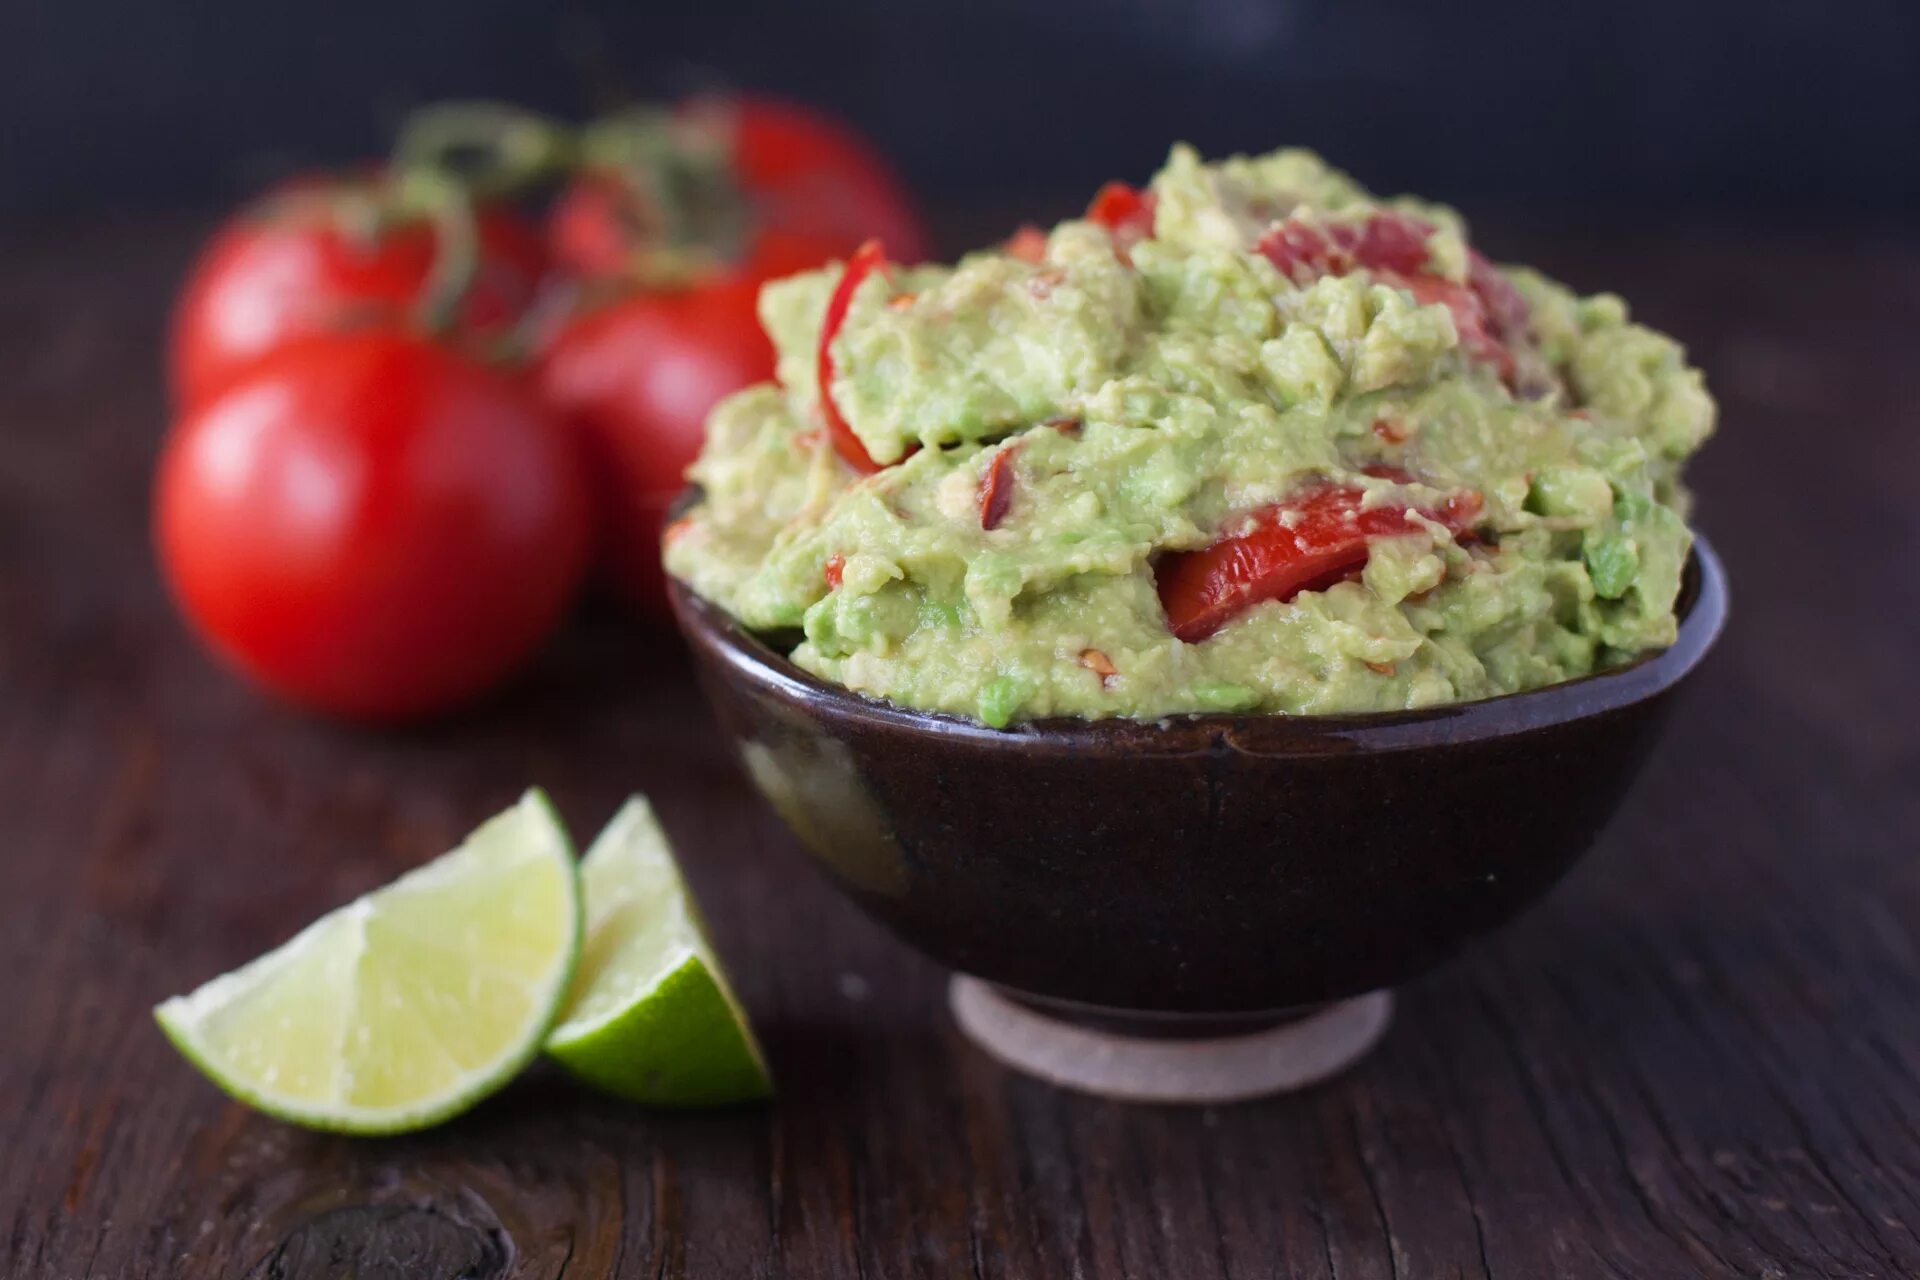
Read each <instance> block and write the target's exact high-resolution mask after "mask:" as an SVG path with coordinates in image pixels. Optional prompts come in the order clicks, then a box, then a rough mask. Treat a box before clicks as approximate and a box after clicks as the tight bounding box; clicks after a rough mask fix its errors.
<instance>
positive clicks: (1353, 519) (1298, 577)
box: [1154, 485, 1481, 644]
mask: <svg viewBox="0 0 1920 1280" xmlns="http://www.w3.org/2000/svg"><path fill="white" fill-rule="evenodd" d="M1364 497H1365V490H1362V489H1359V488H1357V487H1352V486H1346V485H1322V486H1319V487H1317V488H1314V489H1311V490H1309V491H1308V492H1306V493H1304V494H1302V495H1301V496H1300V497H1298V498H1294V499H1292V500H1290V501H1288V502H1283V503H1281V504H1279V505H1278V506H1274V507H1269V508H1267V509H1265V510H1263V511H1259V512H1256V513H1255V514H1254V516H1253V518H1252V525H1251V527H1250V528H1248V529H1247V530H1245V531H1244V532H1241V533H1235V534H1230V535H1228V536H1227V537H1224V538H1222V539H1220V540H1219V541H1218V542H1215V543H1214V544H1213V545H1212V546H1210V547H1205V548H1202V549H1201V550H1199V551H1180V552H1175V553H1173V554H1171V555H1166V556H1162V557H1161V559H1160V562H1159V564H1158V565H1157V566H1156V567H1155V569H1154V578H1155V582H1156V585H1157V587H1158V589H1159V592H1160V604H1161V607H1162V608H1164V609H1165V610H1166V613H1167V626H1168V628H1169V629H1170V630H1171V631H1172V632H1173V634H1174V635H1175V636H1177V637H1178V638H1179V639H1181V640H1183V641H1185V642H1187V643H1188V644H1197V643H1199V642H1200V641H1202V640H1205V639H1206V638H1207V637H1208V636H1210V635H1212V634H1213V633H1214V632H1215V631H1218V630H1219V629H1220V628H1221V627H1222V626H1224V625H1226V623H1228V622H1229V621H1231V620H1232V619H1233V618H1235V617H1237V616H1238V615H1239V614H1240V613H1242V612H1243V611H1245V610H1246V609H1249V608H1251V607H1252V606H1254V605H1256V604H1259V603H1260V602H1261V601H1263V600H1281V601H1285V600H1291V599H1293V597H1294V596H1296V595H1298V594H1300V593H1301V592H1302V591H1318V590H1324V589H1325V588H1327V587H1330V586H1332V585H1333V584H1334V583H1336V582H1339V581H1341V580H1343V579H1344V578H1346V577H1347V576H1348V575H1349V574H1352V573H1355V572H1357V571H1358V570H1360V569H1363V568H1365V567H1366V563H1367V557H1368V556H1369V555H1370V554H1371V548H1372V544H1373V542H1374V540H1375V539H1377V538H1391V537H1396V536H1398V535H1401V534H1407V533H1412V532H1415V531H1416V530H1417V529H1419V527H1420V526H1419V525H1418V524H1417V523H1416V522H1415V519H1414V516H1415V514H1416V513H1417V514H1418V515H1420V516H1422V517H1424V518H1426V519H1428V520H1431V521H1434V522H1435V523H1437V524H1440V525H1443V526H1444V527H1446V528H1447V529H1449V530H1451V531H1452V532H1454V533H1455V534H1459V533H1462V532H1464V531H1465V530H1467V529H1468V528H1470V527H1471V526H1472V524H1473V522H1474V521H1475V520H1476V519H1478V518H1479V515H1480V506H1481V500H1480V495H1479V494H1477V493H1474V492H1472V491H1471V490H1466V491H1463V492H1461V493H1457V494H1455V495H1454V496H1453V497H1451V498H1449V499H1447V501H1446V502H1445V503H1443V504H1442V505H1441V506H1439V507H1438V508H1409V507H1406V506H1401V505H1394V504H1389V505H1386V506H1377V507H1369V508H1363V507H1362V505H1361V503H1362V500H1363V499H1364Z"/></svg>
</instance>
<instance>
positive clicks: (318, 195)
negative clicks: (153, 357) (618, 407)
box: [172, 179, 546, 407]
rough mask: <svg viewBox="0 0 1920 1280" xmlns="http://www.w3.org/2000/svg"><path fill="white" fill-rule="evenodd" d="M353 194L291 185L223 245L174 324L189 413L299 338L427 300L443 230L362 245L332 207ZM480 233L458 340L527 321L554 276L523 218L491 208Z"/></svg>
mask: <svg viewBox="0 0 1920 1280" xmlns="http://www.w3.org/2000/svg"><path fill="white" fill-rule="evenodd" d="M353 185H354V184H352V183H350V182H347V181H344V180H340V181H336V180H329V179H307V180H304V181H300V182H296V183H291V184H289V185H288V186H286V187H284V188H282V189H281V190H280V191H278V192H276V193H274V194H272V195H269V196H268V197H267V198H266V199H265V200H263V201H261V202H260V203H259V204H257V205H256V206H254V207H253V208H251V209H248V210H246V211H245V212H243V213H241V214H240V215H239V216H238V217H236V218H235V219H233V220H232V221H231V222H229V223H228V224H227V225H226V226H225V227H223V228H221V229H220V231H218V232H217V233H216V234H215V236H214V238H213V240H212V241H211V242H210V243H209V244H208V245H207V247H206V249H205V250H204V251H203V252H202V253H201V256H200V260H199V261H198V263H197V264H195V266H194V268H193V271H192V273H191V275H190V276H189V277H188V280H187V284H186V287H185V289H184V290H183V292H182V294H181V297H180V302H179V304H178V307H177V309H176V310H175V312H174V317H173V333H172V373H173V390H174V395H175V397H176V399H177V401H178V402H179V403H180V404H181V405H183V406H187V407H191V406H192V405H194V404H195V403H196V402H198V401H199V400H201V399H203V398H205V397H206V396H208V395H211V394H213V393H214V392H217V391H218V390H220V388H221V386H222V385H223V384H224V383H226V382H227V381H228V380H230V379H231V378H232V377H233V375H234V374H235V373H236V372H237V371H238V370H240V369H243V368H245V367H246V366H247V365H248V364H250V363H252V362H253V361H254V360H256V359H258V358H259V357H260V356H261V355H264V354H265V353H266V352H267V351H269V350H271V349H272V348H274V347H276V346H278V345H280V344H281V343H283V342H286V341H287V340H288V339H290V338H295V337H299V336H301V335H303V334H309V333H317V332H321V331H323V330H328V329H337V328H341V327H343V326H360V325H365V324H366V323H368V322H369V321H386V322H392V321H395V320H397V319H399V318H401V317H402V316H403V315H404V313H405V312H406V310H407V309H408V308H409V307H411V306H412V305H413V304H414V303H415V302H416V301H417V300H418V299H419V296H420V291H421V286H422V285H423V284H424V283H425V282H426V280H427V276H428V273H429V271H430V270H431V269H432V266H433V259H434V253H435V247H436V243H437V240H438V237H437V236H436V235H435V233H434V230H433V228H432V226H431V225H430V224H429V223H428V222H427V221H425V220H424V219H417V218H416V219H409V220H406V221H403V222H399V223H396V224H394V225H390V226H386V227H383V228H382V229H380V230H378V231H377V232H375V233H374V234H373V235H372V236H371V237H370V238H368V239H365V240H363V239H361V238H360V237H358V236H356V235H355V234H354V232H353V230H352V229H351V228H350V227H349V226H348V225H347V224H346V223H344V222H343V221H342V220H341V219H340V218H339V217H338V216H337V214H336V212H335V211H334V209H333V208H332V206H331V204H330V201H332V200H334V199H337V198H338V197H340V196H341V195H342V194H343V193H345V192H347V191H349V190H351V189H352V187H353ZM369 194H370V195H371V194H372V193H371V192H369ZM477 222H478V229H479V266H478V272H477V275H476V277H475V279H474V281H473V284H472V286H471V287H470V288H469V289H468V291H467V294H466V297H465V299H464V300H463V302H462V305H461V308H460V311H459V315H458V317H457V320H456V340H457V339H458V338H459V337H461V336H468V337H475V338H482V339H484V338H487V337H492V336H496V335H498V334H500V333H501V332H503V331H504V330H505V329H506V328H507V327H508V326H509V325H511V324H513V323H514V322H515V321H516V320H518V319H519V318H520V316H521V315H522V314H523V313H524V312H525V311H526V309H527V307H528V305H529V304H530V303H531V302H532V300H533V297H534V294H535V292H536V290H537V289H538V286H539V284H540V280H541V277H542V276H543V275H544V273H545V271H546V249H545V246H544V245H543V244H542V243H541V240H540V236H539V233H538V232H537V231H536V230H535V229H534V228H533V227H532V226H531V225H530V224H529V223H528V222H527V221H526V220H525V219H524V218H522V217H521V216H520V215H519V214H517V213H514V212H512V211H511V210H509V209H504V208H487V209H484V210H482V211H481V212H480V214H479V216H478V219H477Z"/></svg>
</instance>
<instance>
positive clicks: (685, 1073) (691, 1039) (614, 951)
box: [547, 796, 772, 1106]
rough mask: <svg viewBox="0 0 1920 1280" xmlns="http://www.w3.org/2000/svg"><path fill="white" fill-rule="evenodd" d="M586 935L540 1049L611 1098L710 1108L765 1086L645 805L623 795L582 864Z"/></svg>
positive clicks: (754, 1047) (744, 1024)
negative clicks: (566, 1000) (562, 1004)
mask: <svg viewBox="0 0 1920 1280" xmlns="http://www.w3.org/2000/svg"><path fill="white" fill-rule="evenodd" d="M580 874H581V880H582V883H583V885H584V886H585V894H586V899H587V939H586V943H585V947H584V950H583V953H582V955H583V958H582V961H581V967H580V974H579V976H578V978H577V979H576V990H575V992H574V994H573V998H572V1002H571V1004H570V1006H569V1009H568V1012H567V1014H566V1015H565V1016H564V1017H563V1018H562V1019H561V1022H560V1024H559V1026H557V1027H556V1028H555V1029H554V1031H553V1033H552V1034H551V1035H550V1036H549V1037H548V1040H547V1053H548V1055H549V1056H550V1057H552V1058H554V1059H555V1060H556V1061H557V1062H559V1063H560V1064H561V1065H562V1066H563V1067H565V1068H566V1069H567V1070H568V1071H569V1072H571V1073H572V1074H573V1075H574V1076H576V1077H578V1078H579V1079H581V1080H582V1081H584V1082H586V1083H587V1084H590V1085H592V1086H594V1087H595V1088H598V1089H601V1090H603V1091H605V1092H607V1093H610V1094H613V1095H615V1096H617V1097H621V1098H626V1099H628V1100H631V1101H635V1102H644V1103H650V1104H655V1105H671V1106H710V1105H718V1104H723V1103H729V1102H741V1101H747V1100H750V1099H755V1098H763V1097H766V1096H767V1095H768V1094H769V1093H770V1092H771V1091H772V1081H771V1077H770V1075H769V1073H768V1070H767V1066H766V1058H765V1055H764V1054H763V1053H762V1052H761V1050H760V1046H759V1044H758V1042H757V1041H756V1040H755V1039H754V1035H753V1029H752V1027H751V1025H750V1024H749V1022H748V1021H747V1017H746V1013H745V1010H744V1009H743V1008H742V1007H741V1005H740V1002H739V1000H738V998H736V997H735V995H734V993H733V991H732V989H731V988H730V987H729V986H728V984H727V980H726V976H725V973H724V972H723V971H722V969H721V967H720V964H719V961H718V959H717V957H716V955H715V953H714V950H713V947H712V945H711V943H710V942H709V941H708V940H707V935H706V930H705V928H704V926H703V925H702V923H701V920H700V917H699V911H698V908H697V907H696V906H695V904H694V901H693V897H692V894H691V893H690V892H689V891H688V889H687V886H686V883H685V880H684V879H683V877H682V876H681V874H680V869H679V867H678V865H677V864H676V863H675V862H674V859H673V854H672V851H671V850H670V849H669V847H668V845H667V841H666V837H665V835H664V833H662V832H661V830H660V827H659V824H658V822H656V821H655V819H654V816H653V811H652V808H651V806H649V805H648V804H647V802H646V800H645V799H644V798H642V797H639V796H635V797H633V798H632V799H630V800H629V801H628V802H627V803H626V804H625V805H624V806H623V807H622V808H621V810H620V812H619V813H617V814H616V815H615V816H614V818H613V820H612V821H611V822H609V823H608V824H607V827H606V829H605V830H604V831H603V832H602V833H601V834H600V836H599V838H598V839H596V840H595V841H594V843H593V847H592V848H590V849H589V850H588V851H587V855H586V858H585V859H584V860H583V861H582V863H581V868H580Z"/></svg>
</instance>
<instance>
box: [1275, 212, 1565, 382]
mask: <svg viewBox="0 0 1920 1280" xmlns="http://www.w3.org/2000/svg"><path fill="white" fill-rule="evenodd" d="M1433 230H1434V228H1433V224H1432V223H1429V222H1427V221H1425V220H1423V219H1420V218H1415V217H1412V216H1410V215H1408V214H1404V213H1375V214H1371V215H1369V216H1368V217H1367V218H1366V220H1365V221H1363V222H1334V223H1325V224H1322V223H1318V222H1309V221H1306V220H1304V219H1300V218H1284V219H1282V220H1281V221H1279V222H1276V223H1274V224H1273V226H1271V227H1269V228H1268V229H1267V231H1266V233H1265V234H1264V235H1262V236H1261V237H1260V239H1259V240H1258V241H1257V242H1256V243H1255V244H1254V246H1253V248H1254V252H1255V253H1258V254H1260V255H1262V256H1263V257H1265V258H1266V259H1267V260H1268V261H1269V262H1271V263H1273V265H1274V266H1275V267H1277V268H1279V270H1280V273H1281V274H1282V275H1284V276H1286V277H1287V278H1288V279H1289V280H1292V281H1294V282H1295V283H1297V284H1304V283H1307V282H1308V281H1310V280H1313V279H1316V278H1318V277H1320V276H1344V275H1348V274H1350V273H1352V272H1354V271H1367V272H1370V273H1372V274H1373V275H1374V277H1375V278H1376V279H1378V280H1379V281H1380V282H1381V283H1382V284H1387V285H1392V286H1393V287H1395V288H1398V289H1405V290H1407V291H1408V292H1410V293H1411V294H1413V296H1414V298H1415V300H1417V301H1419V302H1421V303H1423V304H1426V303H1435V302H1438V303H1443V304H1444V305H1445V306H1446V308H1447V310H1448V311H1450V312H1451V313H1452V314H1453V324H1454V328H1455V329H1456V330H1458V331H1459V334H1460V345H1461V347H1462V348H1463V349H1464V350H1465V351H1466V353H1467V355H1468V356H1469V357H1471V358H1472V359H1475V360H1482V361H1485V362H1486V363H1488V364H1491V365H1493V366H1494V367H1495V368H1496V369H1497V370H1498V371H1499V373H1500V376H1501V377H1502V378H1509V379H1510V378H1511V377H1512V376H1513V354H1512V352H1511V351H1509V350H1508V349H1507V341H1508V340H1509V339H1511V338H1513V337H1515V336H1517V335H1519V334H1520V333H1522V332H1523V331H1524V330H1525V329H1526V325H1527V318H1528V312H1527V302H1526V299H1525V298H1522V297H1521V296H1520V293H1519V291H1518V290H1516V289H1515V288H1514V287H1513V286H1512V285H1511V284H1510V283H1508V281H1507V278H1506V277H1505V276H1503V275H1501V274H1500V272H1499V271H1498V270H1497V269H1496V268H1495V267H1494V265H1493V264H1492V263H1490V262H1488V261H1487V260H1486V258H1484V257H1482V256H1481V255H1480V253H1479V252H1477V251H1475V250H1471V249H1470V250H1468V251H1467V282H1466V283H1465V284H1456V283H1454V282H1453V281H1451V280H1447V279H1445V278H1444V277H1441V276H1436V275H1434V274H1432V273H1431V272H1430V271H1429V270H1428V264H1427V239H1428V237H1430V236H1431V235H1432V234H1433Z"/></svg>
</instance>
